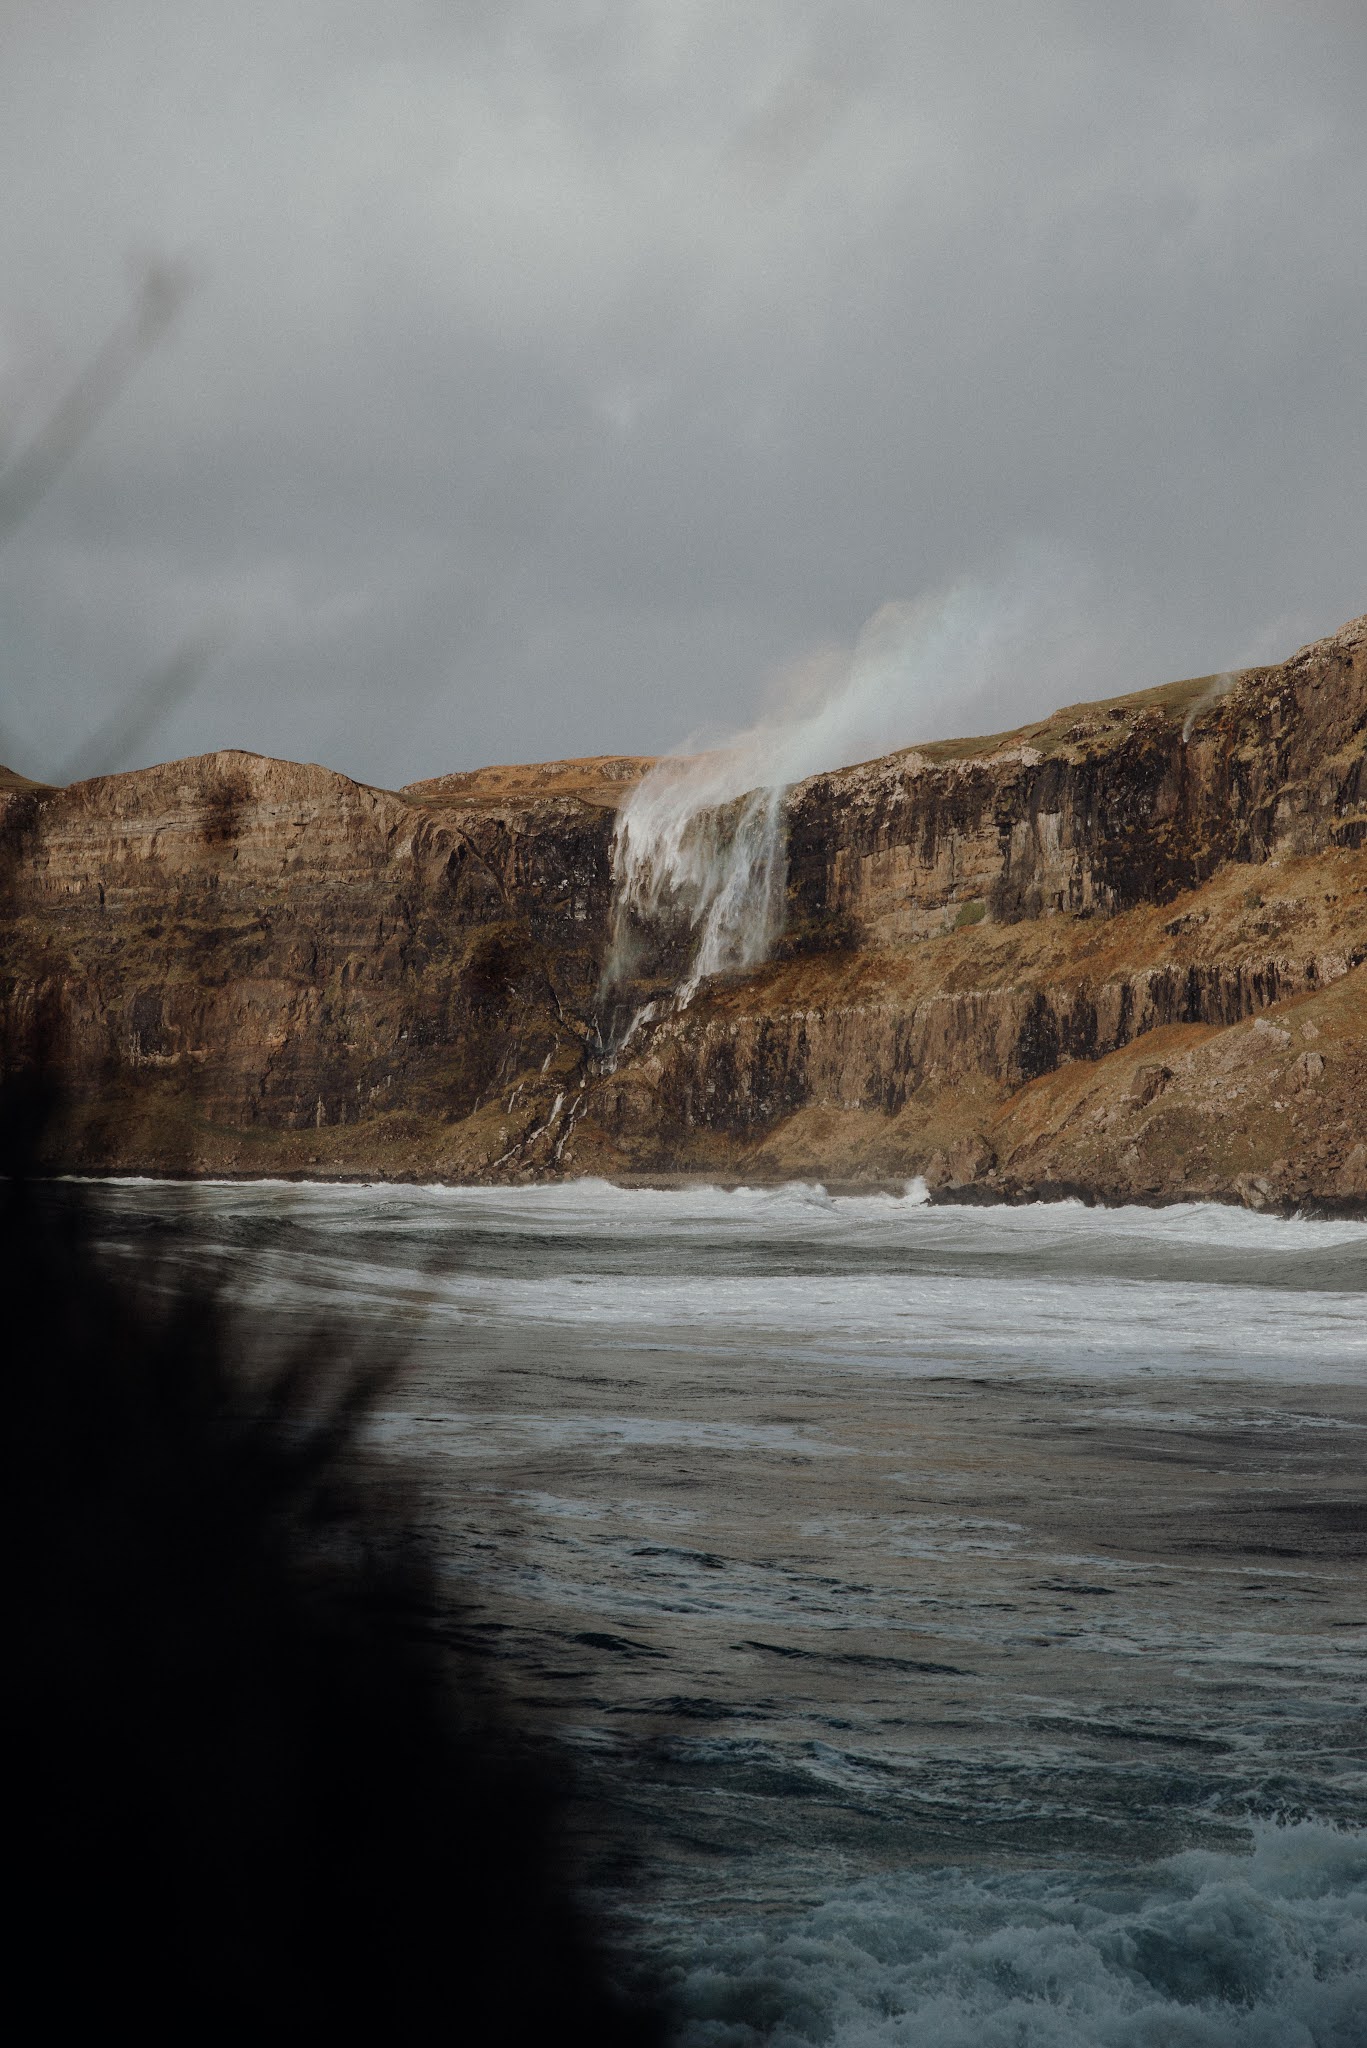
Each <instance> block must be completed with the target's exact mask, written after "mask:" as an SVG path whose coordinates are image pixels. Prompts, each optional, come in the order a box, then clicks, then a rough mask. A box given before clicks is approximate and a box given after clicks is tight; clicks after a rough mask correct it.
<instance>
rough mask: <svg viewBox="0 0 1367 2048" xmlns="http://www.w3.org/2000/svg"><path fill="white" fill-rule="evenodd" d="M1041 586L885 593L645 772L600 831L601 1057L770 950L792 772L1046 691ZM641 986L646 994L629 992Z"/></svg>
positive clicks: (1061, 641) (898, 742)
mask: <svg viewBox="0 0 1367 2048" xmlns="http://www.w3.org/2000/svg"><path fill="white" fill-rule="evenodd" d="M1056 580H1057V579H1053V581H1056ZM1055 597H1056V593H1054V592H1053V589H1052V582H1051V579H1050V578H1049V577H1048V576H1047V575H1045V574H1044V573H1043V568H1042V566H1041V565H1040V564H1036V565H1035V569H1034V571H1033V572H1031V573H1026V570H1025V569H1024V568H1023V569H1022V572H1021V574H1020V575H1018V576H1017V577H1015V578H1014V579H1008V580H1007V581H1005V582H1004V583H1002V584H1001V585H1000V586H998V587H997V588H996V589H993V590H988V589H984V588H983V587H981V586H980V585H978V584H975V583H971V582H966V583H960V584H956V585H955V586H954V587H952V588H951V589H949V590H946V591H940V592H932V593H929V594H927V595H926V596H924V597H922V598H920V599H917V600H916V601H914V602H912V603H903V602H897V603H891V604H885V605H883V606H881V607H880V609H879V610H878V611H877V612H875V613H874V615H873V617H872V618H871V619H869V620H868V621H867V623H866V624H865V625H864V627H863V629H862V630H861V632H860V633H859V635H858V637H857V638H856V640H855V642H854V644H853V646H850V647H834V646H831V647H823V648H817V649H814V650H813V651H812V652H811V653H810V654H809V655H807V656H806V657H804V658H803V660H802V661H801V662H799V663H796V664H793V665H791V666H790V667H789V669H788V670H786V671H785V672H784V673H783V674H782V675H781V676H780V677H779V678H778V679H777V681H776V686H775V687H774V688H771V691H770V703H769V706H768V707H767V710H766V713H765V715H764V716H763V717H762V718H761V719H760V720H758V721H757V722H756V723H755V724H754V725H752V726H750V727H749V728H748V729H747V730H746V731H744V732H741V733H738V734H737V735H736V736H735V737H734V738H732V739H731V740H730V741H728V742H727V743H726V744H725V745H724V746H721V747H717V748H714V749H713V750H712V751H711V752H708V753H698V754H687V755H680V756H677V757H672V758H669V759H666V760H662V761H660V762H658V763H657V764H656V765H655V767H654V768H652V769H651V771H650V773H649V774H648V775H647V776H646V777H645V778H644V780H643V781H642V782H640V783H638V784H637V786H636V788H635V789H634V790H633V791H632V793H631V795H630V796H629V797H628V798H627V800H626V802H625V803H624V804H623V806H622V809H621V811H620V812H619V813H618V819H617V834H616V838H615V840H614V843H613V867H612V911H611V922H610V931H609V946H608V955H607V961H606V965H605V967H604V971H603V980H602V987H601V996H602V998H603V1000H604V1003H605V1006H606V1010H607V1012H608V1014H609V1017H610V1018H611V1023H610V1026H609V1028H608V1029H606V1030H603V1029H602V1028H601V1027H600V1039H601V1043H602V1046H603V1057H604V1058H605V1059H606V1060H607V1061H608V1062H609V1064H611V1063H612V1062H614V1061H615V1059H616V1056H617V1054H618V1053H619V1052H620V1051H621V1050H622V1048H623V1047H624V1046H625V1045H626V1044H627V1042H628V1041H629V1040H630V1038H631V1037H632V1036H633V1035H634V1033H635V1032H636V1031H638V1030H639V1029H641V1028H642V1027H643V1026H644V1025H645V1024H647V1023H649V1022H650V1021H651V1020H652V1019H653V1018H655V1017H658V1016H660V1015H661V1014H663V1013H667V1012H668V1011H671V1010H678V1009H682V1008H684V1007H685V1006H686V1005H687V1004H688V1003H689V1002H690V1001H691V1000H692V998H693V995H694V994H695V992H696V990H697V988H698V986H699V984H700V983H701V982H702V981H704V980H706V979H707V978H708V977H709V976H711V975H719V974H740V973H745V972H748V971H750V970H752V969H754V968H756V967H758V966H760V965H762V964H763V962H764V961H765V960H766V959H767V958H768V957H769V955H770V953H771V952H772V950H773V947H774V945H775V942H776V941H777V939H778V937H779V934H780V933H781V931H782V929H783V912H784V903H785V897H786V885H787V838H786V797H787V793H788V790H789V789H790V788H791V786H792V785H793V784H794V783H796V782H799V781H801V780H802V779H803V778H804V777H805V776H808V775H812V774H814V773H816V772H817V771H818V770H822V769H829V768H834V767H837V766H839V765H840V764H841V763H842V762H849V761H859V760H869V759H871V758H873V757H874V756H876V755H879V754H882V753H885V752H887V751H888V749H889V748H891V747H904V746H906V745H907V744H908V742H909V741H910V740H911V739H912V738H914V737H920V738H924V739H929V738H931V737H933V731H934V728H935V727H936V726H937V725H938V726H939V727H940V728H941V729H942V730H943V731H945V732H953V731H954V730H956V727H958V725H959V721H960V718H961V714H962V707H963V705H964V704H965V703H966V702H968V703H972V702H974V701H977V702H979V703H982V702H984V701H985V700H986V693H987V692H988V691H989V690H990V689H992V688H993V687H994V686H1002V685H1003V684H1005V683H1007V682H1010V683H1011V685H1012V686H1013V687H1019V686H1020V684H1021V679H1022V678H1023V677H1028V676H1031V675H1034V676H1036V677H1037V678H1038V677H1042V676H1043V675H1044V674H1046V673H1047V674H1048V676H1049V677H1050V678H1051V680H1050V681H1049V683H1048V688H1049V692H1050V696H1051V698H1052V697H1053V692H1054V690H1055V688H1056V687H1057V685H1058V682H1059V679H1060V678H1061V677H1062V676H1063V675H1065V674H1067V672H1068V669H1069V665H1070V657H1071V655H1073V654H1075V653H1076V651H1077V650H1076V646H1075V645H1074V643H1075V642H1076V639H1077V636H1076V631H1075V624H1074V620H1073V617H1072V613H1071V611H1070V609H1069V607H1068V605H1067V604H1066V603H1064V602H1062V600H1061V599H1059V600H1058V601H1055ZM1051 608H1052V612H1053V613H1054V614H1055V615H1056V616H1055V618H1054V624H1053V630H1052V631H1046V630H1044V628H1045V627H1046V625H1047V624H1048V623H1049V620H1050V615H1051ZM1054 701H1057V700H1056V698H1055V699H1054ZM927 728H930V729H929V730H928V729H927ZM632 983H634V984H635V985H636V986H635V990H634V993H635V996H636V1001H637V1004H638V1007H637V1008H636V1009H635V1012H634V1014H626V1015H623V1014H622V1013H621V1004H620V993H621V992H622V991H624V988H625V986H626V985H628V984H632ZM642 984H653V985H654V991H655V992H654V995H653V999H652V1000H650V1001H647V1002H645V1003H643V1004H642V1003H641V995H642V994H643V993H644V992H645V991H644V989H643V987H642ZM614 998H617V999H618V1000H617V1002H616V1004H614ZM614 1008H616V1012H617V1014H616V1015H615V1016H614V1015H613V1012H614Z"/></svg>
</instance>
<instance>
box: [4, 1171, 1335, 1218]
mask: <svg viewBox="0 0 1367 2048" xmlns="http://www.w3.org/2000/svg"><path fill="white" fill-rule="evenodd" d="M40 1178H42V1179H46V1180H52V1181H59V1180H65V1181H76V1182H79V1183H81V1184H85V1185H89V1186H109V1185H116V1184H118V1183H120V1182H139V1181H142V1182H147V1183H149V1184H157V1185H167V1184H172V1185H179V1184H182V1183H183V1184H187V1185H203V1186H205V1187H213V1186H220V1187H225V1186H226V1187H231V1186H250V1185H252V1184H259V1185H261V1186H278V1187H362V1188H364V1187H373V1188H378V1187H407V1188H465V1189H471V1190H479V1191H481V1192H486V1193H495V1192H498V1191H501V1190H510V1191H511V1190H517V1191H523V1192H525V1191H527V1190H530V1189H533V1188H567V1187H572V1186H573V1185H574V1184H575V1182H577V1181H583V1182H596V1183H599V1184H603V1185H606V1186H608V1187H613V1188H622V1189H624V1190H631V1189H640V1190H642V1191H643V1192H650V1193H657V1194H672V1193H680V1194H682V1193H687V1192H689V1191H690V1190H702V1189H712V1190H714V1191H716V1192H717V1193H719V1194H728V1195H730V1194H739V1193H742V1192H753V1193H766V1194H773V1193H777V1192H779V1191H780V1190H781V1189H783V1188H820V1189H821V1190H822V1191H823V1193H825V1194H827V1195H829V1196H831V1197H832V1199H835V1200H845V1199H850V1198H857V1197H859V1196H869V1195H890V1196H894V1197H901V1198H906V1197H908V1196H909V1195H910V1192H911V1190H912V1188H913V1187H914V1186H915V1185H916V1183H917V1182H918V1181H919V1180H920V1179H921V1177H920V1176H919V1175H909V1176H907V1177H905V1178H901V1179H894V1178H890V1177H887V1176H883V1177H880V1178H875V1179H868V1180H851V1179H849V1178H847V1177H843V1176H831V1177H829V1178H827V1177H824V1176H819V1177H804V1176H802V1175H799V1174H782V1175H774V1174H709V1173H689V1172H682V1171H680V1172H673V1173H667V1172H660V1173H653V1174H640V1173H636V1174H609V1173H585V1174H560V1175H538V1176H536V1177H535V1178H531V1177H529V1178H527V1179H523V1180H512V1179H509V1180H502V1179H500V1180H486V1179H468V1178H467V1179H454V1178H447V1177H445V1176H443V1175H440V1174H437V1175H433V1174H422V1173H305V1172H301V1171H295V1172H290V1171H282V1172H276V1173H249V1172H234V1171H231V1170H226V1171H219V1172H215V1173H196V1172H191V1171H188V1170H185V1169H179V1168H162V1169H160V1170H157V1171H149V1170H148V1169H147V1168H145V1167H109V1168H106V1169H104V1170H102V1171H79V1170H77V1171H73V1170H71V1169H57V1170H54V1171H52V1172H50V1173H47V1174H44V1175H42V1176H40ZM921 1185H922V1187H923V1188H924V1190H925V1192H924V1195H923V1196H922V1197H921V1198H920V1199H919V1200H917V1201H914V1202H911V1203H910V1205H909V1206H911V1207H913V1208H928V1209H1024V1208H1050V1207H1052V1208H1064V1207H1069V1206H1072V1205H1074V1204H1076V1205H1079V1206H1081V1207H1082V1208H1084V1209H1116V1210H1119V1209H1151V1210H1158V1209H1193V1208H1226V1209H1242V1210H1244V1211H1246V1212H1247V1214H1249V1215H1250V1216H1271V1217H1275V1218H1278V1219H1280V1220H1281V1221H1283V1222H1289V1221H1295V1220H1297V1219H1299V1220H1301V1221H1303V1222H1306V1223H1352V1222H1367V1199H1363V1198H1361V1197H1358V1196H1353V1195H1342V1196H1321V1197H1317V1198H1312V1199H1310V1200H1309V1201H1301V1202H1289V1201H1275V1200H1269V1201H1260V1202H1256V1203H1254V1202H1249V1201H1246V1200H1245V1199H1244V1198H1243V1197H1242V1196H1241V1195H1239V1194H1238V1193H1237V1192H1229V1193H1216V1192H1213V1191H1211V1190H1209V1189H1204V1190H1197V1189H1193V1190H1190V1191H1186V1192H1182V1193H1172V1194H1152V1193H1149V1194H1126V1195H1125V1196H1124V1197H1123V1198H1119V1199H1117V1198H1115V1197H1114V1196H1112V1195H1108V1194H1106V1193H1104V1192H1099V1191H1098V1190H1097V1189H1095V1188H1092V1187H1088V1186H1085V1185H1083V1184H1081V1183H1075V1182H1069V1181H1042V1182H1039V1183H1036V1184H1033V1185H1029V1186H1025V1185H1022V1186H1018V1187H1011V1188H992V1187H986V1186H982V1185H976V1184H973V1183H969V1184H966V1185H960V1186H950V1187H939V1188H931V1187H927V1186H926V1185H925V1183H924V1181H922V1182H921Z"/></svg>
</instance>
